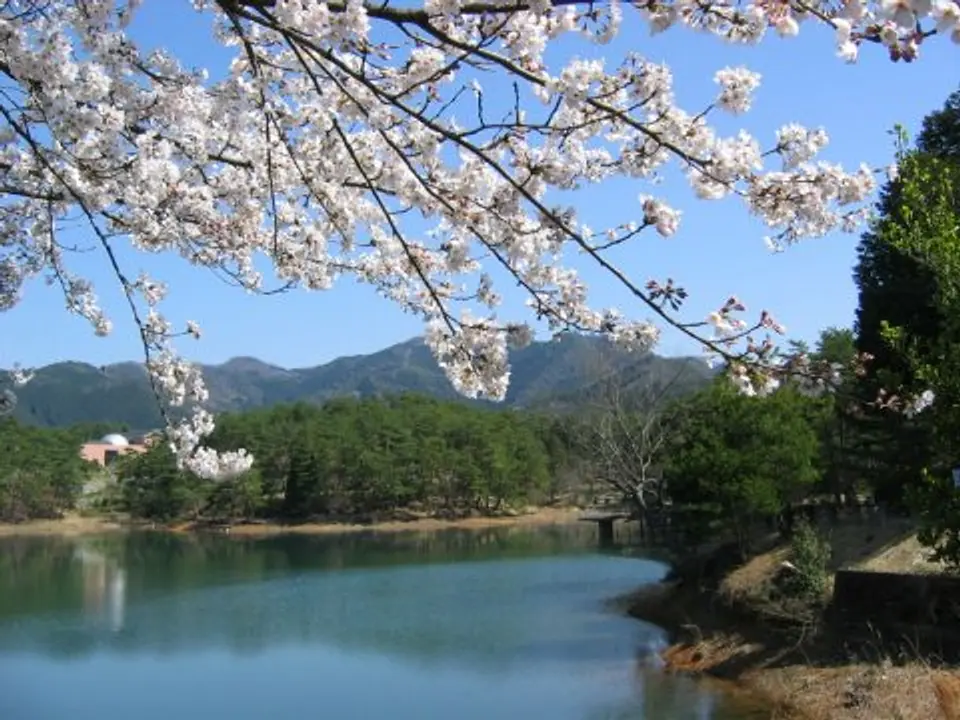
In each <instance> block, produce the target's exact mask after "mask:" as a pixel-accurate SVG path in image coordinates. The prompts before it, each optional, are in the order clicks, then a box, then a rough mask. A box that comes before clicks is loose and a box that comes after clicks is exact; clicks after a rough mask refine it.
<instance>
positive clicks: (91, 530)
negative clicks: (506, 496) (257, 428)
mask: <svg viewBox="0 0 960 720" xmlns="http://www.w3.org/2000/svg"><path fill="white" fill-rule="evenodd" d="M578 512H579V510H578V509H576V508H527V509H524V510H520V511H516V512H512V513H502V514H497V515H483V516H471V517H449V518H448V517H436V516H429V515H417V514H413V513H408V514H405V515H403V516H402V517H398V516H393V517H389V518H384V519H382V520H376V521H369V520H364V521H359V520H350V519H345V520H343V521H336V522H333V521H329V522H327V521H322V522H313V521H311V522H302V523H285V522H279V521H276V522H271V521H264V522H251V523H243V522H240V523H231V524H222V523H221V524H216V525H211V524H210V523H196V522H179V523H173V524H170V525H164V524H161V523H150V522H143V521H139V520H132V519H126V518H122V517H113V516H111V517H106V516H95V515H79V514H69V515H66V516H65V517H63V518H62V519H59V520H31V521H27V522H23V523H16V524H2V523H0V537H3V536H13V535H16V536H28V535H36V536H57V535H61V536H78V535H97V534H102V533H108V532H117V531H123V530H138V529H140V530H142V529H151V530H160V531H169V532H209V531H213V530H216V531H219V532H223V533H225V534H229V535H230V536H231V537H261V536H269V535H278V534H285V533H289V534H295V533H296V534H307V535H321V534H335V533H350V532H365V531H371V530H374V531H377V532H402V531H411V530H413V531H423V532H427V531H432V530H445V529H454V528H463V529H481V528H489V527H498V526H517V525H554V524H562V523H569V522H574V521H575V520H576V518H577V514H578Z"/></svg>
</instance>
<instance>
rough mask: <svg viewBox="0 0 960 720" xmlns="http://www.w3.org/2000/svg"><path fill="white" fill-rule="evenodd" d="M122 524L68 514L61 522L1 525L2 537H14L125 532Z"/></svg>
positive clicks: (0, 533)
mask: <svg viewBox="0 0 960 720" xmlns="http://www.w3.org/2000/svg"><path fill="white" fill-rule="evenodd" d="M124 528H125V526H124V525H123V524H121V523H118V522H115V521H113V520H109V519H107V518H100V517H87V516H85V515H77V514H68V515H65V516H64V517H63V518H61V519H59V520H30V521H28V522H24V523H16V524H8V523H0V537H4V536H12V535H42V536H50V535H62V536H65V537H76V536H78V535H99V534H101V533H105V532H115V531H117V530H123V529H124Z"/></svg>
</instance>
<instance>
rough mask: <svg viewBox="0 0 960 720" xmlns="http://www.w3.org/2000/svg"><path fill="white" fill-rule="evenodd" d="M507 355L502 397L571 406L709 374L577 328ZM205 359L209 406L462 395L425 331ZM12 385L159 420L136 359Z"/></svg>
mask: <svg viewBox="0 0 960 720" xmlns="http://www.w3.org/2000/svg"><path fill="white" fill-rule="evenodd" d="M510 364H511V380H510V390H509V392H508V393H507V398H506V400H505V401H504V403H503V404H502V405H504V406H506V407H512V408H531V407H544V408H550V409H553V410H563V409H570V407H571V406H576V405H578V404H582V403H583V402H584V398H583V393H584V392H585V391H586V389H587V388H589V387H590V386H591V385H593V384H594V383H595V382H596V381H597V379H598V378H600V377H602V376H604V375H606V374H609V373H611V372H615V373H618V374H619V373H623V375H624V377H627V376H629V378H631V379H630V382H631V383H635V382H638V380H637V379H638V378H639V379H640V380H639V381H640V382H654V383H663V382H667V381H669V380H670V379H671V378H673V377H675V376H677V374H678V372H680V371H682V372H680V374H681V376H682V379H683V381H682V382H681V383H679V384H678V385H679V386H678V388H677V392H683V391H685V390H690V389H693V388H695V387H699V386H701V385H702V384H704V383H705V382H707V380H708V379H709V378H710V377H711V375H712V371H711V370H710V369H709V368H708V367H707V366H706V365H705V364H704V363H703V362H702V361H700V360H697V359H694V358H664V357H660V356H657V355H654V354H651V353H647V354H635V353H629V352H626V351H624V350H620V349H618V348H616V347H614V346H613V345H611V344H610V343H608V342H607V341H605V340H602V339H598V338H589V337H583V336H577V335H567V336H564V337H563V338H562V339H560V340H556V341H551V342H536V343H533V344H532V345H530V346H528V347H526V348H524V349H522V350H517V351H514V352H513V353H512V354H511V358H510ZM201 367H202V371H203V375H204V378H205V380H206V382H207V386H208V388H209V390H210V402H209V404H208V406H209V408H210V409H211V410H213V411H215V412H227V411H241V410H249V409H253V408H257V407H264V406H269V405H275V404H278V403H287V402H297V401H304V402H311V403H322V402H324V401H326V400H329V399H331V398H334V397H342V396H351V395H352V396H356V397H370V396H376V395H386V394H396V393H402V392H415V393H422V394H424V395H430V396H433V397H436V398H440V399H450V400H453V399H458V398H460V397H461V396H460V395H458V394H457V393H456V391H455V390H454V389H453V387H452V386H451V385H450V382H449V381H448V380H447V378H446V376H445V375H444V374H443V371H442V370H441V369H440V368H439V367H438V366H437V363H436V361H435V360H434V358H433V355H432V354H431V352H430V350H429V349H428V348H427V347H426V345H425V344H424V342H423V340H422V339H421V338H414V339H412V340H408V341H406V342H402V343H399V344H397V345H393V346H391V347H388V348H386V349H384V350H381V351H379V352H375V353H372V354H369V355H356V356H350V357H340V358H337V359H336V360H333V361H331V362H329V363H325V364H323V365H318V366H316V367H309V368H295V369H287V368H281V367H277V366H275V365H270V364H269V363H265V362H263V361H261V360H257V359H256V358H252V357H237V358H233V359H231V360H228V361H227V362H225V363H222V364H219V365H204V366H201ZM628 370H629V372H627V371H628ZM16 393H17V397H18V403H17V408H16V410H15V412H14V415H15V417H17V418H18V419H19V420H21V421H23V422H26V423H30V424H33V425H41V426H64V425H71V424H74V423H80V422H104V423H116V424H123V425H127V426H128V427H130V428H134V429H148V428H152V427H157V426H158V425H160V424H161V420H160V417H159V413H158V411H157V408H156V403H155V401H154V398H153V395H152V394H151V392H150V386H149V383H148V381H147V376H146V372H145V370H144V368H143V366H142V365H140V364H138V363H134V362H124V363H116V364H112V365H107V366H105V367H102V368H98V367H95V366H93V365H88V364H86V363H81V362H61V363H55V364H53V365H47V366H45V367H42V368H40V369H38V370H37V372H36V374H35V376H34V378H33V379H32V380H31V381H30V382H29V383H27V384H26V385H25V386H23V387H20V388H17V390H16ZM487 404H489V403H487Z"/></svg>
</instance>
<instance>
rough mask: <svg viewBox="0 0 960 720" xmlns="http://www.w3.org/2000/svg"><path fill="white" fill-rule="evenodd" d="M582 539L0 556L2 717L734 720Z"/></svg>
mask: <svg viewBox="0 0 960 720" xmlns="http://www.w3.org/2000/svg"><path fill="white" fill-rule="evenodd" d="M594 533H595V531H594V530H593V529H592V528H589V527H586V528H584V527H553V528H538V529H520V528H495V529H490V530H482V531H445V532H438V533H430V534H412V533H411V534H407V533H404V534H397V535H373V534H369V535H345V536H320V537H302V536H287V537H277V538H271V539H260V540H240V539H235V538H226V537H221V536H201V537H178V536H172V535H166V534H159V533H158V534H154V533H144V534H132V535H114V536H109V537H101V538H85V539H81V540H76V541H69V540H64V539H52V538H15V539H5V540H2V541H0V718H3V720H60V719H61V718H62V719H63V720H85V719H86V718H90V719H91V720H93V719H94V718H96V719H97V720H127V719H128V718H137V720H154V719H156V720H171V719H172V718H176V719H177V720H188V719H191V718H198V719H200V718H202V719H205V720H206V719H218V718H230V719H231V720H244V719H246V718H251V719H253V718H257V719H259V718H263V719H264V720H274V719H277V720H282V719H285V718H291V719H293V718H296V719H297V720H300V719H303V718H344V719H351V718H357V719H358V720H366V719H368V718H397V719H400V720H406V719H408V718H410V719H416V720H419V719H421V718H422V719H424V720H426V719H430V718H444V719H446V718H451V719H454V720H460V719H463V720H472V719H474V718H476V719H477V720H480V719H481V718H483V719H486V718H491V719H497V720H500V719H504V720H508V719H510V718H518V719H520V718H523V719H524V720H533V719H537V720H539V719H540V718H544V719H555V720H559V719H566V718H569V719H570V720H586V719H590V720H594V719H596V720H600V719H601V718H611V719H612V718H617V719H623V720H626V719H628V718H630V719H632V718H637V719H639V718H645V719H646V720H688V719H689V720H737V719H740V718H747V717H748V715H747V714H746V712H745V710H743V709H742V708H741V709H737V708H735V707H732V706H730V705H729V701H725V700H724V698H723V697H721V696H719V695H716V694H714V693H713V692H711V691H709V690H708V689H706V688H705V687H702V686H700V685H697V684H696V683H694V682H693V681H691V680H688V679H684V678H677V677H670V676H666V675H663V674H661V673H660V672H659V671H658V670H657V669H656V667H655V663H654V662H653V660H652V657H651V652H652V651H655V650H656V649H657V648H658V647H660V646H661V645H662V643H663V633H662V632H661V631H659V630H658V629H657V628H654V627H652V626H649V625H645V624H643V623H640V622H637V621H635V620H631V619H629V618H625V617H622V616H620V615H618V614H617V613H615V612H613V611H612V610H611V609H610V608H609V605H608V604H607V602H606V601H607V600H609V599H610V598H612V597H615V596H617V595H618V594H621V593H623V592H626V591H629V590H632V589H634V588H636V587H637V586H639V585H641V584H643V583H645V582H654V581H656V580H658V579H659V578H660V577H661V576H662V575H663V573H664V572H665V570H666V568H665V566H663V565H662V564H660V563H658V562H656V561H654V560H649V559H643V558H641V557H635V556H631V555H630V554H629V553H628V552H627V551H626V550H614V551H608V552H606V553H604V554H601V553H600V552H599V551H597V550H596V549H595V543H596V540H595V534H594Z"/></svg>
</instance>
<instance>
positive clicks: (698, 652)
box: [617, 573, 960, 720]
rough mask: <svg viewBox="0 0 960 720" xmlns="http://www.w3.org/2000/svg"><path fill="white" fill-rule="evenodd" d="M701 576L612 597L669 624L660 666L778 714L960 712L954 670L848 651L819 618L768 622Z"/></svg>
mask: <svg viewBox="0 0 960 720" xmlns="http://www.w3.org/2000/svg"><path fill="white" fill-rule="evenodd" d="M728 577H729V576H728ZM701 581H702V578H700V577H694V576H692V575H687V576H685V575H684V574H682V573H674V574H673V576H672V577H671V576H668V578H667V579H665V580H663V581H661V582H660V583H657V584H654V585H651V586H644V587H641V588H638V589H637V590H636V591H634V592H633V593H630V594H629V595H627V596H624V597H621V598H619V599H618V601H617V602H618V606H619V607H620V608H621V610H623V611H624V612H625V613H626V614H627V615H629V616H631V617H633V618H636V619H637V620H641V621H643V622H648V623H651V624H654V625H656V626H658V627H660V628H662V629H664V630H665V631H666V632H667V634H668V642H669V644H668V645H667V647H665V648H664V649H663V650H662V651H661V652H660V658H661V660H662V662H663V668H664V671H665V672H667V673H676V674H683V675H688V676H691V677H696V678H704V679H709V680H710V681H712V682H719V683H722V684H723V685H724V686H726V687H728V688H730V689H731V691H732V692H733V693H735V694H744V695H746V696H747V697H750V698H752V699H755V700H756V701H758V702H759V703H761V704H762V706H763V707H764V708H769V712H770V715H769V717H771V718H776V719H777V720H874V718H894V717H895V718H899V719H900V720H938V719H940V718H944V719H945V720H960V674H958V673H956V672H955V671H949V670H941V669H937V668H935V667H933V666H932V665H931V664H930V663H929V662H928V661H927V660H926V659H925V658H923V657H922V656H917V657H910V658H902V657H901V658H894V657H892V656H891V654H890V653H889V652H888V651H887V650H885V649H884V648H883V647H881V646H880V645H877V646H876V647H873V646H871V647H869V648H866V647H863V648H860V652H859V654H858V655H854V654H852V649H853V646H850V647H844V645H845V643H844V638H843V637H842V636H840V635H836V634H833V632H832V631H831V630H830V629H829V628H828V627H827V626H825V625H820V626H817V625H816V621H814V623H812V624H811V626H810V627H809V628H808V627H801V626H799V625H798V626H794V627H788V626H783V627H776V626H775V625H774V623H775V620H772V619H771V618H770V617H765V616H764V614H763V611H762V610H761V609H758V608H754V607H751V606H750V605H749V604H746V603H743V602H738V601H737V599H736V598H731V597H730V596H729V595H727V594H725V593H724V592H723V590H721V589H719V588H717V587H711V585H712V583H710V582H709V581H708V582H707V583H706V585H704V584H701ZM814 628H818V629H814ZM764 712H766V710H765V711H764Z"/></svg>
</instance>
